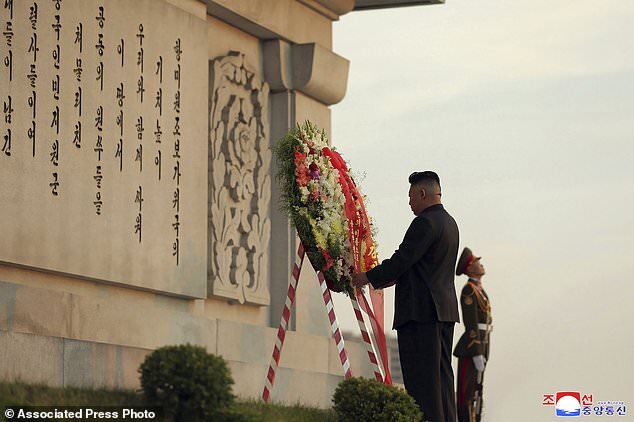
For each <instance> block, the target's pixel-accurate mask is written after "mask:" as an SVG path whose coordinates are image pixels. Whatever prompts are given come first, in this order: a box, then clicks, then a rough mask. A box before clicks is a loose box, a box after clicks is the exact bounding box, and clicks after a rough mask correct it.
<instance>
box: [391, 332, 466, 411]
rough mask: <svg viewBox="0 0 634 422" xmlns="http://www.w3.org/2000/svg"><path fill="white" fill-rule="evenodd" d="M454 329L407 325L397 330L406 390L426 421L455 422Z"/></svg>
mask: <svg viewBox="0 0 634 422" xmlns="http://www.w3.org/2000/svg"><path fill="white" fill-rule="evenodd" d="M453 329H454V323H453V322H425V323H421V322H416V321H410V322H408V323H407V324H405V325H403V326H401V327H398V349H399V356H400V359H401V369H402V371H403V381H404V383H405V389H406V390H407V392H408V393H409V395H411V396H412V397H413V398H414V400H416V403H417V404H418V406H420V408H421V409H422V411H423V413H424V418H423V419H424V420H425V421H432V422H455V421H456V402H455V395H454V376H453V369H452V368H451V347H452V343H453Z"/></svg>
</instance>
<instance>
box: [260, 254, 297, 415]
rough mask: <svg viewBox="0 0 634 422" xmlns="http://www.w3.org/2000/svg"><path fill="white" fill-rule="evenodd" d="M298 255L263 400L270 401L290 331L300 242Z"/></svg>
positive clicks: (289, 283) (278, 330)
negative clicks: (285, 340) (288, 330)
mask: <svg viewBox="0 0 634 422" xmlns="http://www.w3.org/2000/svg"><path fill="white" fill-rule="evenodd" d="M298 243H299V246H298V247H297V255H296V256H295V264H294V265H293V276H292V277H291V278H290V280H289V282H288V292H287V294H286V302H285V303H284V309H283V310H282V318H281V320H280V326H279V328H278V329H277V338H276V339H275V346H274V347H273V355H272V356H271V363H270V364H269V370H268V372H267V375H266V380H265V381H264V391H263V392H262V400H264V401H265V402H268V401H269V398H270V396H271V390H272V389H273V384H274V383H275V373H276V372H277V367H278V365H279V363H280V356H281V355H282V346H283V345H284V339H285V338H286V330H287V329H288V320H289V319H290V316H291V308H292V307H293V303H294V302H295V292H296V289H297V282H298V281H299V274H300V273H301V271H302V264H303V263H304V256H305V251H304V245H303V244H302V242H298Z"/></svg>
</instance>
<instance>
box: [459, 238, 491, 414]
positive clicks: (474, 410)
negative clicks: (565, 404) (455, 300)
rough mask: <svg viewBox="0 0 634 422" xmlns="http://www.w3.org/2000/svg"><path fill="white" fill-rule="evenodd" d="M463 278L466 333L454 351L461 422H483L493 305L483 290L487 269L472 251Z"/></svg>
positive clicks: (462, 263)
mask: <svg viewBox="0 0 634 422" xmlns="http://www.w3.org/2000/svg"><path fill="white" fill-rule="evenodd" d="M461 274H466V275H467V276H468V277H469V280H468V281H467V284H465V286H464V287H463V289H462V293H461V294H460V307H461V308H462V320H463V321H464V326H465V332H464V334H463V335H462V336H461V337H460V340H459V341H458V344H457V345H456V349H455V350H454V355H455V356H456V357H458V421H459V422H480V419H481V416H482V379H483V376H484V368H485V365H486V362H487V360H488V359H489V334H490V333H491V321H492V320H491V303H490V302H489V296H487V294H486V292H485V291H484V288H483V287H482V276H484V274H485V271H484V266H483V265H482V263H481V262H480V257H477V256H475V255H474V254H473V252H471V249H469V248H464V250H463V251H462V254H461V255H460V259H458V265H457V266H456V275H461Z"/></svg>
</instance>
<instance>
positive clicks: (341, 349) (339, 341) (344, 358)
mask: <svg viewBox="0 0 634 422" xmlns="http://www.w3.org/2000/svg"><path fill="white" fill-rule="evenodd" d="M317 279H319V286H320V287H321V294H322V297H323V298H324V304H325V305H326V313H327V314H328V321H330V330H331V332H332V337H333V339H334V340H335V344H336V345H337V352H338V353H339V360H340V361H341V366H342V367H343V373H344V377H345V378H350V377H352V370H351V369H350V361H349V360H348V354H347V353H346V348H345V344H344V341H343V336H342V335H341V330H340V329H339V323H338V322H337V316H336V315H335V307H334V304H333V303H332V297H331V296H330V289H328V286H327V285H326V278H325V277H324V273H322V272H321V271H318V272H317Z"/></svg>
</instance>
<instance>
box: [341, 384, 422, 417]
mask: <svg viewBox="0 0 634 422" xmlns="http://www.w3.org/2000/svg"><path fill="white" fill-rule="evenodd" d="M332 401H333V403H334V409H335V412H336V413H337V417H338V420H339V421H341V422H357V421H372V422H401V421H402V422H411V421H420V420H422V416H423V415H422V414H421V412H420V409H419V408H418V406H417V405H416V402H415V401H414V399H413V398H412V397H411V396H410V395H409V394H407V392H405V391H404V390H402V389H400V388H397V387H394V386H391V385H384V384H383V383H381V382H379V381H377V380H375V379H367V378H348V379H347V380H344V381H342V382H341V383H339V385H338V386H337V389H336V390H335V394H334V396H333V399H332Z"/></svg>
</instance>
